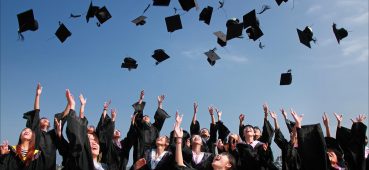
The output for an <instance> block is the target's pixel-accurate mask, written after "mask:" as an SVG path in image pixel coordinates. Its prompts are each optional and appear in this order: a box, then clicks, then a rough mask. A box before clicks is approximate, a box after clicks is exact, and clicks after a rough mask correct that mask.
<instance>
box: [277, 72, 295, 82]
mask: <svg viewBox="0 0 369 170" xmlns="http://www.w3.org/2000/svg"><path fill="white" fill-rule="evenodd" d="M291 83H292V74H291V70H288V71H287V73H282V74H281V80H280V82H279V85H290V84H291Z"/></svg>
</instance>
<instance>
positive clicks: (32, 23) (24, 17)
mask: <svg viewBox="0 0 369 170" xmlns="http://www.w3.org/2000/svg"><path fill="white" fill-rule="evenodd" d="M17 18H18V24H19V27H18V32H19V33H22V32H25V31H28V30H31V31H36V30H37V29H38V22H37V20H35V17H34V15H33V10H32V9H30V10H28V11H25V12H22V13H20V14H18V15H17Z"/></svg>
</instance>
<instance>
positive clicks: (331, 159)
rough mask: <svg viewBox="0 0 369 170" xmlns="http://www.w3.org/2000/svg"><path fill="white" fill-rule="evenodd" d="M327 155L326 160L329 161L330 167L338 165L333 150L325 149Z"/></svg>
mask: <svg viewBox="0 0 369 170" xmlns="http://www.w3.org/2000/svg"><path fill="white" fill-rule="evenodd" d="M327 154H328V159H329V162H330V163H331V165H336V164H338V158H337V155H336V153H335V152H334V150H333V149H330V148H328V149H327Z"/></svg>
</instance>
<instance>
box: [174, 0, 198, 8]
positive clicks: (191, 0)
mask: <svg viewBox="0 0 369 170" xmlns="http://www.w3.org/2000/svg"><path fill="white" fill-rule="evenodd" d="M178 1H179V4H180V5H181V7H182V9H183V10H184V11H189V10H190V9H192V8H193V7H196V2H195V0H178Z"/></svg>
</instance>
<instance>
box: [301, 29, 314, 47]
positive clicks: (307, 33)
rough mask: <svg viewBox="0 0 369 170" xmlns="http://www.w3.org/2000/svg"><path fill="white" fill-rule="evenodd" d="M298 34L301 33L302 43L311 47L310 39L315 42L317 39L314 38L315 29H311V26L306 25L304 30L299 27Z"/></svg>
mask: <svg viewBox="0 0 369 170" xmlns="http://www.w3.org/2000/svg"><path fill="white" fill-rule="evenodd" d="M297 34H298V35H299V39H300V43H302V44H304V45H305V46H307V47H309V48H311V46H310V41H314V42H315V39H314V38H313V30H312V29H311V27H309V26H306V27H305V29H304V30H303V31H301V30H299V29H297Z"/></svg>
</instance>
